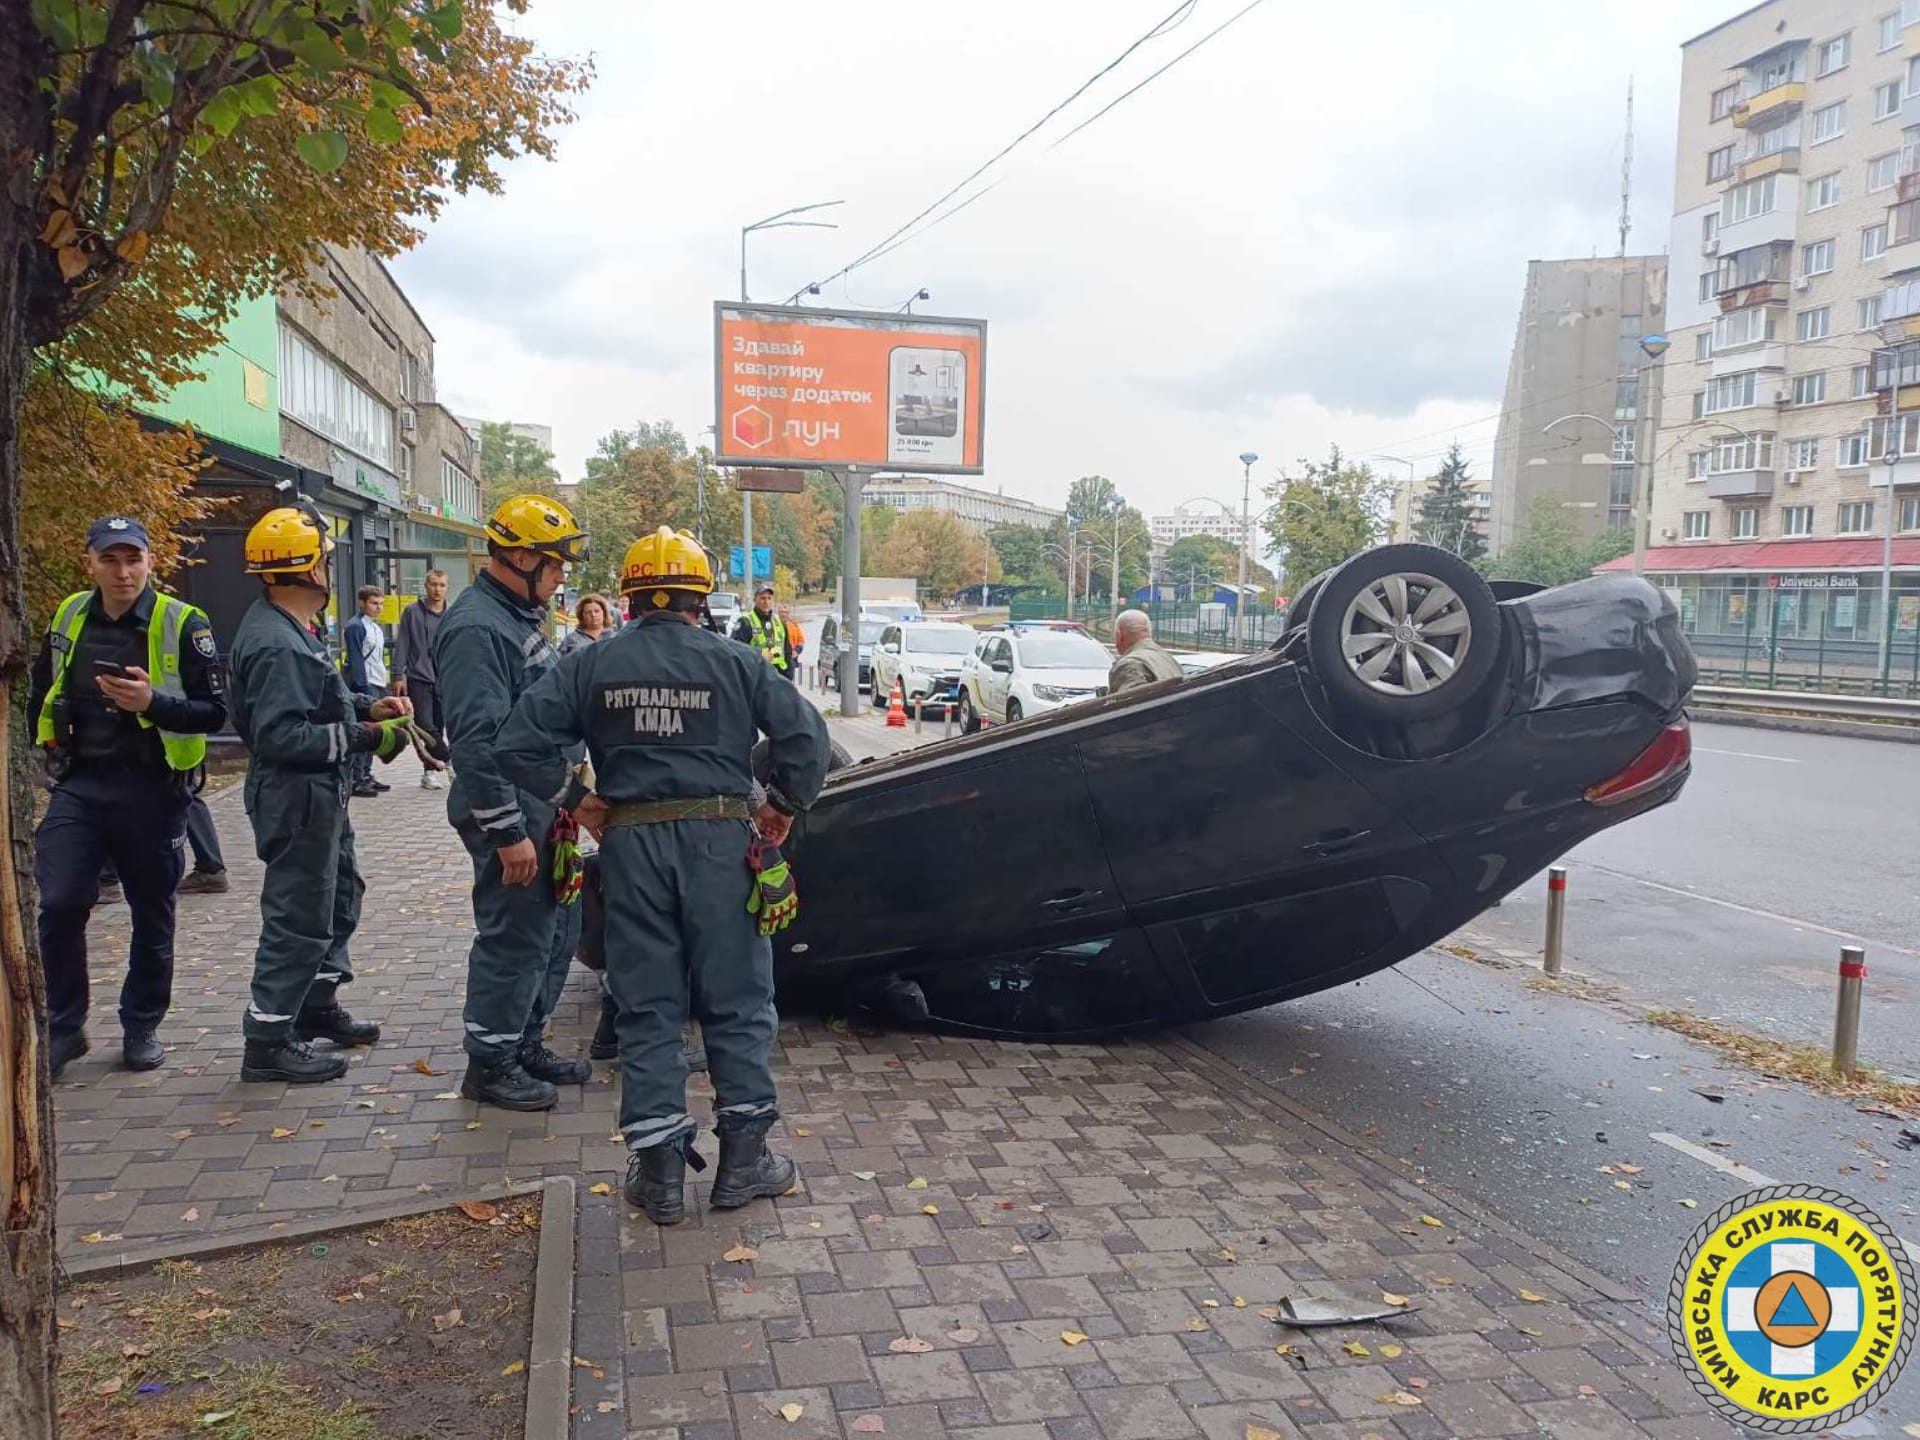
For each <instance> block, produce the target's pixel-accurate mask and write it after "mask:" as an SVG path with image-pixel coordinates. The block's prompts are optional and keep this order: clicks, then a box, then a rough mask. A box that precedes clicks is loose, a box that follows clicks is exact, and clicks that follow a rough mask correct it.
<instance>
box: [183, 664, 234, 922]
mask: <svg viewBox="0 0 1920 1440" xmlns="http://www.w3.org/2000/svg"><path fill="white" fill-rule="evenodd" d="M216 668H217V667H216ZM187 848H188V849H189V850H191V851H192V852H193V869H192V870H190V871H188V872H187V874H186V876H185V878H183V879H182V880H181V881H180V893H181V894H182V895H224V894H226V893H227V891H228V890H229V889H230V888H231V883H230V882H229V881H228V879H227V859H226V856H224V855H222V854H221V853H220V832H219V831H217V830H215V829H214V828H213V812H212V811H211V810H209V809H207V802H206V801H205V800H204V799H203V798H201V797H200V796H199V795H198V794H196V795H195V796H194V797H193V799H192V800H191V801H189V802H188V804H187Z"/></svg>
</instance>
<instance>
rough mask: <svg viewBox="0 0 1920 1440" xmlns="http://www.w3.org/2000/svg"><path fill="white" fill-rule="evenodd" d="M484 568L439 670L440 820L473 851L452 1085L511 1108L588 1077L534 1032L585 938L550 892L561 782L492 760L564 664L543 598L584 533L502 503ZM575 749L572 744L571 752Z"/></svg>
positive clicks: (548, 513) (464, 600) (437, 663)
mask: <svg viewBox="0 0 1920 1440" xmlns="http://www.w3.org/2000/svg"><path fill="white" fill-rule="evenodd" d="M487 554H488V557H489V558H488V561H487V568H486V570H485V571H484V572H482V573H481V575H480V577H479V578H478V579H477V580H475V581H474V583H473V584H472V585H469V586H468V587H467V588H466V589H465V590H463V591H462V592H461V593H460V597H459V599H457V600H455V601H454V602H453V604H452V605H450V606H448V607H447V615H446V618H445V619H444V620H442V621H441V622H440V628H439V630H438V632H437V633H436V634H435V636H434V640H433V666H434V671H435V673H436V674H437V675H438V676H439V678H440V702H441V709H442V714H443V718H444V720H445V723H446V729H447V742H448V744H449V745H450V746H451V748H452V751H453V767H454V781H453V788H452V789H451V790H450V791H449V792H448V794H447V817H448V819H449V820H451V821H452V823H453V826H454V829H455V830H456V831H458V832H459V835H460V839H461V842H462V843H463V844H464V845H465V846H466V847H467V853H468V854H469V855H470V856H472V858H473V923H474V937H473V945H472V948H471V949H470V950H469V951H468V952H467V1003H466V1035H465V1039H464V1043H465V1046H466V1051H467V1057H468V1063H467V1073H466V1076H465V1078H464V1079H463V1080H462V1081H461V1082H460V1093H461V1094H463V1095H465V1096H466V1097H467V1098H468V1099H469V1100H478V1101H480V1102H481V1103H482V1104H486V1105H498V1106H500V1107H502V1108H503V1109H507V1110H547V1109H551V1108H552V1107H553V1105H554V1103H555V1102H556V1101H557V1100H558V1099H559V1098H560V1096H559V1092H558V1091H557V1090H556V1089H555V1088H554V1087H555V1086H556V1085H584V1084H585V1083H586V1082H587V1081H588V1080H589V1079H590V1078H591V1077H592V1075H593V1066H592V1065H591V1064H590V1063H588V1062H587V1061H586V1060H584V1059H579V1058H567V1057H564V1056H560V1055H556V1054H555V1053H554V1052H553V1051H552V1050H550V1049H548V1048H547V1046H546V1044H545V1042H544V1040H543V1039H542V1038H541V1037H542V1032H544V1031H545V1029H546V1023H547V1017H548V1015H549V1014H551V1013H552V1010H553V1005H554V1002H555V1001H556V1000H558V999H559V996H560V987H561V986H562V985H563V984H565V982H566V978H567V967H568V964H569V963H570V962H571V960H572V958H573V950H574V945H575V943H576V942H577V940H578V938H579V923H580V920H579V915H580V907H579V906H578V905H563V904H561V903H560V901H559V900H558V899H557V898H556V897H555V895H554V887H553V880H552V873H553V838H552V837H553V825H554V820H555V807H554V802H553V800H552V799H551V798H550V797H551V796H552V794H553V791H554V789H555V788H557V787H552V786H550V787H548V788H547V789H545V790H542V791H539V792H537V793H528V792H527V791H525V790H521V789H516V788H515V786H514V784H513V781H512V780H510V779H508V778H507V777H506V776H505V775H504V774H502V773H501V770H500V766H499V764H498V763H497V761H496V760H495V757H494V749H495V742H496V740H497V737H498V735H499V731H500V727H501V726H502V725H503V724H505V723H506V719H507V716H508V715H509V714H511V713H512V711H513V706H514V702H515V701H516V700H518V699H519V698H520V696H521V694H522V693H523V692H524V691H525V690H526V689H527V687H528V686H530V685H532V684H533V683H534V681H536V680H538V679H539V678H540V676H541V675H543V674H545V673H546V671H548V670H549V669H551V668H552V667H553V666H554V665H555V664H556V663H558V660H559V656H558V654H557V653H556V652H555V650H554V648H553V645H552V643H551V642H550V641H549V640H548V639H547V629H546V627H547V618H548V616H547V606H548V603H549V602H550V601H551V600H552V599H553V595H554V592H555V591H556V590H557V589H559V587H560V582H561V581H562V580H563V579H565V578H566V573H567V566H568V565H569V564H577V563H579V562H581V561H583V560H585V559H586V558H587V537H586V533H585V532H584V531H582V530H581V528H580V527H579V525H578V524H576V523H575V521H574V518H573V515H572V514H571V513H570V512H569V511H568V510H567V507H566V506H564V505H562V504H560V502H559V501H557V500H549V499H547V498H546V497H545V496H543V495H516V496H514V497H513V498H512V499H510V500H506V501H503V502H502V503H501V504H500V506H499V508H497V509H496V510H495V511H494V512H493V515H492V516H491V517H490V518H489V519H488V521H487ZM577 756H578V747H576V750H575V758H577Z"/></svg>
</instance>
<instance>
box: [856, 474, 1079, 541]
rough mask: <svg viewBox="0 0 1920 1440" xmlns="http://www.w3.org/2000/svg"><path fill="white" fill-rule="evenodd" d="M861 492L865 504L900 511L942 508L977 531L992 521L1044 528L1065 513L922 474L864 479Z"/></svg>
mask: <svg viewBox="0 0 1920 1440" xmlns="http://www.w3.org/2000/svg"><path fill="white" fill-rule="evenodd" d="M861 494H862V496H863V498H864V499H865V501H866V503H867V504H869V505H890V506H892V507H893V508H894V509H895V510H899V511H901V512H902V513H910V512H912V511H915V510H944V511H946V512H947V513H948V514H950V515H952V516H953V517H954V518H955V519H957V520H959V521H960V523H961V524H963V525H965V526H966V527H967V528H968V529H970V530H974V531H978V532H981V533H985V532H986V531H988V530H990V529H992V528H993V527H994V526H995V525H1031V526H1033V527H1035V528H1036V529H1045V528H1046V527H1047V526H1049V525H1051V524H1053V522H1054V521H1056V520H1059V519H1061V518H1063V517H1064V516H1065V515H1066V513H1067V512H1066V511H1064V510H1053V509H1049V508H1048V507H1047V506H1045V505H1036V504H1034V503H1033V501H1031V500H1022V499H1019V498H1018V497H1017V496H1013V495H1003V494H1001V493H999V492H998V491H995V490H976V489H975V488H974V487H973V486H971V485H956V484H955V483H954V482H953V481H951V480H934V479H930V478H929V477H927V476H925V475H897V476H882V477H879V478H877V479H873V480H869V481H867V483H866V486H865V488H864V489H863V490H862V492H861Z"/></svg>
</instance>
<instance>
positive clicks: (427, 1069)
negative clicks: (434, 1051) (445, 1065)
mask: <svg viewBox="0 0 1920 1440" xmlns="http://www.w3.org/2000/svg"><path fill="white" fill-rule="evenodd" d="M413 1069H414V1073H415V1074H416V1075H444V1074H446V1073H447V1072H446V1071H444V1070H436V1069H434V1068H433V1066H431V1065H429V1064H427V1062H426V1058H425V1057H424V1056H422V1057H421V1058H420V1059H418V1060H416V1061H414V1062H413Z"/></svg>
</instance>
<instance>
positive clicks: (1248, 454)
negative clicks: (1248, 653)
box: [1233, 450, 1260, 650]
mask: <svg viewBox="0 0 1920 1440" xmlns="http://www.w3.org/2000/svg"><path fill="white" fill-rule="evenodd" d="M1259 458H1260V457H1259V456H1258V455H1256V454H1254V453H1253V451H1251V450H1242V451H1241V452H1240V584H1239V593H1237V594H1236V595H1235V596H1234V597H1233V644H1234V648H1235V649H1236V650H1238V649H1244V648H1245V646H1246V643H1247V543H1248V539H1249V536H1250V533H1251V531H1252V512H1251V506H1252V501H1253V466H1254V462H1255V461H1257V460H1258V459H1259Z"/></svg>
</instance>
